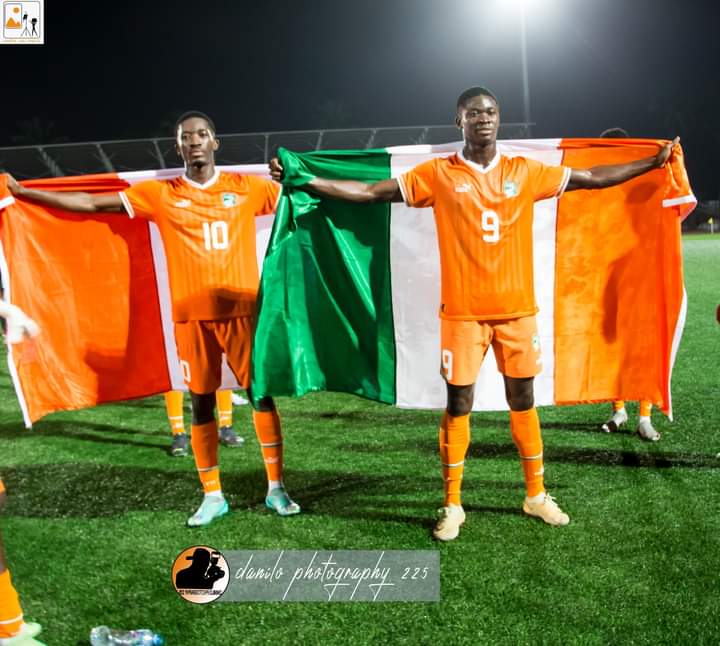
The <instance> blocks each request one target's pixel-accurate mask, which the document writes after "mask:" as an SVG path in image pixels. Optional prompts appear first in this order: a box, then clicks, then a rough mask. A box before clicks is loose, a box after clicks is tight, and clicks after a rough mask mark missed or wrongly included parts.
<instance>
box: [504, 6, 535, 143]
mask: <svg viewBox="0 0 720 646" xmlns="http://www.w3.org/2000/svg"><path fill="white" fill-rule="evenodd" d="M532 4H533V0H506V1H505V2H504V3H503V7H508V6H509V7H510V8H511V10H512V12H513V13H517V14H519V15H520V52H521V57H520V58H521V60H522V78H523V119H524V120H525V132H526V134H527V136H528V137H530V128H531V126H530V83H529V80H528V64H527V38H526V33H525V22H526V16H527V12H528V9H529V8H530V6H531V5H532Z"/></svg>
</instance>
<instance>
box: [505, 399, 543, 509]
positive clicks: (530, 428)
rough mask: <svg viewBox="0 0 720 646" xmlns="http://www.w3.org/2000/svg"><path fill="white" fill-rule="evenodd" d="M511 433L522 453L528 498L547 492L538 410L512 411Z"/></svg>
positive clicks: (521, 460) (521, 459)
mask: <svg viewBox="0 0 720 646" xmlns="http://www.w3.org/2000/svg"><path fill="white" fill-rule="evenodd" d="M510 433H511V434H512V439H513V442H515V446H516V447H517V449H518V452H519V453H520V462H521V463H522V468H523V474H524V476H525V486H526V488H527V495H528V498H532V497H534V496H537V495H539V494H541V493H543V492H544V491H545V485H544V482H543V473H544V471H545V469H544V467H543V445H542V437H541V435H540V420H539V418H538V414H537V410H535V409H534V408H531V409H530V410H523V411H516V410H511V411H510Z"/></svg>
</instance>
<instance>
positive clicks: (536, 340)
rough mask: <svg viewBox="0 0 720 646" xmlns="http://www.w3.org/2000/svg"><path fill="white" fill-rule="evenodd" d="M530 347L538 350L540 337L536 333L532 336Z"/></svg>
mask: <svg viewBox="0 0 720 646" xmlns="http://www.w3.org/2000/svg"><path fill="white" fill-rule="evenodd" d="M532 347H533V350H535V352H540V337H539V336H538V335H537V334H533V336H532Z"/></svg>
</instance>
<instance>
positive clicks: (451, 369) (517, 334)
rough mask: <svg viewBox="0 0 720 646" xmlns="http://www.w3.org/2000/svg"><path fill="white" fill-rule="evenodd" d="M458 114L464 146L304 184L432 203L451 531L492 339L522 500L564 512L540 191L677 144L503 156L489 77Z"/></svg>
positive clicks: (586, 183) (569, 186)
mask: <svg viewBox="0 0 720 646" xmlns="http://www.w3.org/2000/svg"><path fill="white" fill-rule="evenodd" d="M455 123H456V125H457V127H458V128H460V129H461V130H462V132H463V139H464V147H463V150H462V152H460V153H459V154H456V155H452V156H450V157H446V158H437V159H433V160H431V161H428V162H425V163H423V164H420V165H419V166H416V167H415V168H414V169H412V170H410V171H409V172H407V173H405V174H404V175H401V176H400V177H398V178H395V179H389V180H384V181H381V182H377V183H375V184H365V183H363V182H354V181H342V180H328V179H324V178H321V177H314V178H312V179H310V180H309V181H308V182H307V184H306V185H305V186H306V187H307V188H308V189H309V190H311V191H313V192H315V193H318V194H320V195H323V196H326V197H330V198H335V199H344V200H349V201H352V202H400V201H405V202H406V203H407V204H408V205H409V206H415V207H432V208H433V210H434V213H435V221H436V224H437V236H438V244H439V247H440V272H441V281H442V288H441V305H440V318H441V344H442V347H441V362H442V370H443V375H444V377H445V380H446V383H447V408H446V411H445V414H444V415H443V417H442V421H441V424H440V457H441V460H442V464H443V479H444V481H445V504H444V506H443V507H442V509H441V510H440V515H439V519H438V522H437V524H436V526H435V529H434V532H433V534H434V536H435V537H436V538H437V539H439V540H452V539H454V538H456V537H457V536H458V533H459V530H460V526H461V525H462V524H463V523H464V521H465V512H464V511H463V508H462V505H461V501H460V489H461V480H462V473H463V465H464V461H465V454H466V452H467V448H468V446H469V443H470V422H469V417H470V411H471V410H472V404H473V399H474V387H475V386H474V384H475V381H476V379H477V374H478V371H479V370H480V365H481V363H482V360H483V358H484V356H485V353H486V351H487V349H488V347H489V346H490V344H492V346H493V350H494V353H495V358H496V360H497V364H498V368H499V370H500V372H501V373H502V375H503V378H504V381H505V392H506V397H507V402H508V405H509V407H510V432H511V434H512V438H513V440H514V442H515V445H516V446H517V448H518V451H519V453H520V459H521V463H522V466H523V472H524V476H525V484H526V488H527V496H526V498H525V501H524V504H523V510H524V511H525V513H527V514H529V515H531V516H537V517H539V518H541V519H542V520H544V521H545V522H546V523H549V524H551V525H566V524H567V523H568V522H569V518H568V515H567V514H565V513H564V512H563V511H562V510H561V509H560V508H559V507H558V505H557V504H556V503H555V502H554V500H553V499H552V498H551V497H550V496H549V495H547V494H546V492H545V487H544V482H543V472H544V466H543V449H542V438H541V435H540V423H539V421H538V416H537V412H536V410H535V407H534V406H535V402H534V393H533V379H534V377H535V375H537V374H538V373H539V372H540V370H541V361H540V345H539V343H538V337H537V327H536V323H535V313H536V312H537V311H538V308H537V305H536V303H535V294H534V289H533V247H532V221H533V203H534V202H536V201H538V200H542V199H545V198H550V197H557V196H559V195H560V194H562V192H563V191H565V190H573V189H579V188H587V189H590V188H602V187H605V186H613V185H615V184H619V183H620V182H624V181H626V180H628V179H631V178H633V177H636V176H638V175H640V174H642V173H644V172H646V171H649V170H651V169H654V168H659V167H660V166H662V165H663V164H664V163H665V161H666V160H667V158H668V156H669V155H670V151H671V147H672V144H667V145H665V146H663V147H662V148H661V150H660V151H659V153H658V154H657V155H656V156H654V157H648V158H646V159H642V160H638V161H634V162H630V163H628V164H620V165H610V166H598V167H595V168H590V169H587V170H576V169H571V168H567V167H563V166H557V167H550V166H545V165H543V164H541V163H539V162H536V161H533V160H531V159H525V158H522V157H513V158H507V157H503V156H502V155H500V154H499V152H498V150H497V147H496V138H497V131H498V126H499V125H500V107H499V104H498V101H497V99H496V98H495V96H494V95H493V94H492V92H490V91H489V90H488V89H486V88H484V87H472V88H469V89H468V90H465V91H464V92H463V93H462V94H461V95H460V97H459V98H458V101H457V113H456V121H455ZM676 141H677V140H676ZM673 143H676V142H673ZM270 171H271V175H272V176H273V178H274V179H277V180H280V179H282V173H283V169H282V167H281V165H280V163H279V162H278V160H277V159H274V160H272V161H271V164H270Z"/></svg>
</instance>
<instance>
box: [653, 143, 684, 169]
mask: <svg viewBox="0 0 720 646" xmlns="http://www.w3.org/2000/svg"><path fill="white" fill-rule="evenodd" d="M679 143H680V137H675V139H673V140H672V141H671V142H670V143H669V144H665V145H664V146H663V147H662V148H661V149H660V152H658V154H657V155H655V163H656V164H657V167H658V168H662V167H663V166H664V165H665V162H666V161H667V160H668V157H670V154H671V153H672V149H673V148H674V147H675V145H677V144H679Z"/></svg>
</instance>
